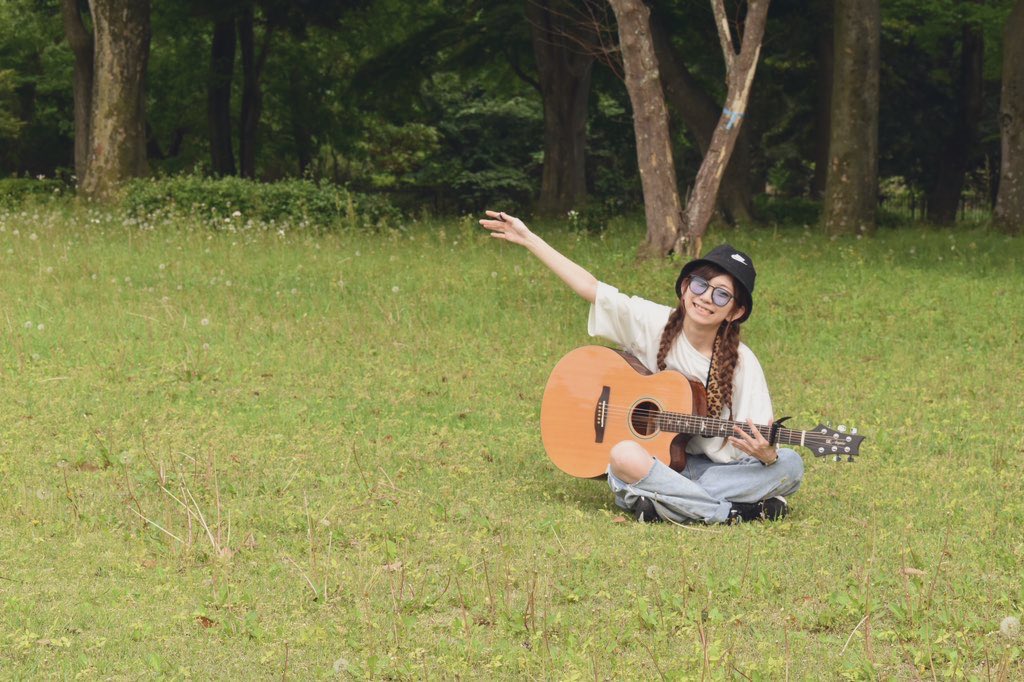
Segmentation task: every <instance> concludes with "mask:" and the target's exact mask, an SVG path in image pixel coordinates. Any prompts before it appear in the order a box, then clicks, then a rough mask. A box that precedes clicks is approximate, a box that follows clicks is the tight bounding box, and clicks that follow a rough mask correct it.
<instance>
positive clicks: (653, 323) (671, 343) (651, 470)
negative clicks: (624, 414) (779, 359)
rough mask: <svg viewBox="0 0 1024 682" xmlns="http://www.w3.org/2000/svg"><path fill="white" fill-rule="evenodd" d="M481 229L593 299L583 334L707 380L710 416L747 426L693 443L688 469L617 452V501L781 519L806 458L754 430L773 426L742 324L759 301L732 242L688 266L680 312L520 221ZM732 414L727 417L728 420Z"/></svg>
mask: <svg viewBox="0 0 1024 682" xmlns="http://www.w3.org/2000/svg"><path fill="white" fill-rule="evenodd" d="M486 213H487V216H488V218H487V219H483V220H481V221H480V224H481V225H482V226H483V227H485V228H487V229H488V230H490V231H491V236H492V237H495V238H497V239H503V240H505V241H507V242H511V243H513V244H519V245H521V246H524V247H526V249H527V250H528V251H529V252H530V253H532V254H533V255H535V256H536V257H537V258H539V259H540V261H541V262H542V263H544V265H546V266H548V267H549V268H551V270H552V271H553V272H554V273H555V274H556V275H558V276H559V277H560V278H562V280H563V281H564V282H565V283H566V284H568V285H569V287H570V288H571V289H572V290H573V291H575V292H576V293H577V294H579V295H580V296H582V297H583V298H584V299H586V300H587V301H589V302H590V318H589V321H588V324H587V330H588V331H589V333H590V335H591V336H600V337H604V338H606V339H609V340H611V341H613V342H615V343H618V344H619V345H621V346H622V347H623V348H624V349H625V350H627V351H628V352H630V353H632V354H633V355H635V356H636V357H637V358H638V359H639V360H640V362H641V363H643V365H644V366H645V367H646V368H647V369H649V370H651V371H652V372H653V371H658V370H664V369H674V370H676V371H678V372H680V373H682V374H683V375H684V376H686V377H687V378H688V379H692V380H695V381H699V382H701V383H705V384H706V386H707V393H708V412H709V416H712V417H721V418H723V419H726V418H728V419H732V420H733V421H746V422H747V423H748V424H749V425H750V431H751V433H747V432H745V431H744V430H742V429H740V428H739V427H736V429H735V434H734V435H733V436H730V437H729V438H728V439H725V438H704V437H694V438H691V439H690V441H689V444H688V445H687V447H686V451H687V458H686V466H685V468H684V469H683V470H682V471H681V472H676V471H674V470H672V469H670V468H669V467H668V466H666V465H665V464H663V463H662V462H660V461H659V460H658V459H656V458H654V457H652V456H651V455H650V453H648V452H647V450H645V449H644V447H643V446H642V445H640V444H639V443H637V442H635V441H631V440H626V441H622V442H620V443H617V444H616V445H614V446H613V447H612V449H611V455H610V463H609V466H608V485H609V486H610V487H611V489H612V492H613V493H614V494H615V503H616V504H617V505H618V506H620V507H622V508H623V509H626V510H629V511H631V512H633V513H634V515H635V516H636V518H637V520H639V521H647V522H651V521H661V520H662V519H669V520H671V521H674V522H677V523H684V522H689V521H695V520H699V521H704V522H705V523H722V522H736V521H751V520H756V519H770V520H774V519H778V518H781V517H782V516H785V514H786V512H787V503H786V499H785V498H784V497H783V496H784V495H790V494H792V493H794V492H796V490H797V488H799V487H800V481H801V479H802V478H803V471H804V467H803V460H802V459H801V458H800V455H798V454H797V453H796V452H795V451H793V450H790V449H785V448H776V447H775V446H774V445H772V444H770V443H769V442H768V441H767V440H766V439H765V438H764V436H763V435H762V434H761V433H760V431H758V430H757V429H756V428H754V424H755V423H760V424H768V423H770V422H771V421H772V402H771V397H770V396H769V395H768V385H767V383H766V382H765V378H764V372H763V371H762V370H761V365H760V363H758V361H757V358H756V357H755V356H754V354H753V353H752V352H751V351H750V349H749V348H747V346H745V345H744V344H742V343H740V325H741V324H742V323H743V321H744V320H746V319H747V318H748V317H750V312H751V309H752V308H753V305H754V302H753V299H752V297H751V294H752V293H753V291H754V277H755V272H754V264H753V262H751V260H750V257H749V256H747V255H746V254H745V253H741V252H739V251H736V250H735V249H733V248H732V247H731V246H729V245H728V244H723V245H721V246H718V247H716V248H715V249H712V250H711V251H710V252H709V253H708V254H707V255H706V256H705V257H704V258H698V259H696V260H692V261H690V262H689V263H687V264H686V265H684V266H683V269H682V271H681V272H680V273H679V278H678V280H677V281H676V294H677V295H678V296H679V305H678V307H676V308H675V309H672V308H670V307H668V306H664V305H660V304H657V303H653V302H651V301H647V300H644V299H642V298H638V297H635V296H634V297H629V296H626V295H625V294H621V293H619V291H618V290H617V289H616V288H615V287H612V286H609V285H607V284H604V283H603V282H598V281H597V279H596V278H595V277H594V276H593V275H592V274H590V273H589V272H587V271H586V270H585V269H583V268H582V267H580V266H579V265H577V264H576V263H574V262H572V261H571V260H569V259H568V258H566V257H565V256H563V255H562V254H561V253H559V252H558V251H556V250H555V249H554V248H552V247H551V246H550V245H549V244H547V242H545V241H544V240H543V239H541V238H540V237H538V236H537V235H536V234H534V233H533V232H531V231H530V229H529V228H528V227H527V226H526V225H525V224H524V223H523V221H521V220H519V219H518V218H515V217H513V216H510V215H507V214H505V213H498V212H494V211H487V212H486ZM730 415H731V416H730Z"/></svg>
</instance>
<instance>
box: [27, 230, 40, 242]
mask: <svg viewBox="0 0 1024 682" xmlns="http://www.w3.org/2000/svg"><path fill="white" fill-rule="evenodd" d="M28 238H29V239H31V240H32V241H35V240H37V239H39V237H37V236H36V233H35V232H33V233H32V234H30V235H29V236H28Z"/></svg>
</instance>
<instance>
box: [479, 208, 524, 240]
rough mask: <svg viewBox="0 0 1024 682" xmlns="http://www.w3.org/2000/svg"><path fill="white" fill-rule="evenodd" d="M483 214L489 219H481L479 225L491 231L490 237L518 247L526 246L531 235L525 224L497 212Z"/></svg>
mask: <svg viewBox="0 0 1024 682" xmlns="http://www.w3.org/2000/svg"><path fill="white" fill-rule="evenodd" d="M484 213H486V214H487V215H488V216H490V218H491V219H490V220H488V219H481V220H480V224H481V225H483V226H484V227H485V228H487V229H488V230H490V231H491V236H492V237H495V238H496V239H504V240H505V241H507V242H512V243H513V244H519V245H520V246H525V245H526V240H527V238H529V236H530V234H531V232H530V228H528V227H527V226H526V223H524V222H523V221H522V220H520V219H519V218H516V217H514V216H510V215H509V214H507V213H501V212H499V211H484Z"/></svg>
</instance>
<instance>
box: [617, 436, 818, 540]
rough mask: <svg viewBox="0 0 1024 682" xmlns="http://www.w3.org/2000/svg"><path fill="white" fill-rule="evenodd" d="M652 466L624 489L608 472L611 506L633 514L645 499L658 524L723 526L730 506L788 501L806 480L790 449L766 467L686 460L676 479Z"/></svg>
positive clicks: (670, 472)
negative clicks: (657, 516) (783, 498)
mask: <svg viewBox="0 0 1024 682" xmlns="http://www.w3.org/2000/svg"><path fill="white" fill-rule="evenodd" d="M651 460H652V461H653V464H652V465H651V470H650V471H649V472H647V475H646V476H644V477H643V478H641V479H640V480H639V481H637V482H636V483H625V482H623V481H621V480H619V479H618V478H616V477H615V475H614V474H612V472H611V471H609V472H608V486H609V487H610V488H611V489H612V492H613V493H615V504H617V505H618V506H620V507H622V508H623V509H626V510H630V511H632V509H633V508H634V506H635V505H636V502H637V500H638V499H639V498H641V497H646V498H647V499H649V500H651V501H652V502H653V503H654V508H655V509H656V510H657V511H658V514H660V515H661V517H662V518H666V519H670V520H672V521H675V522H676V523H687V522H692V521H703V522H704V523H721V522H723V521H726V520H728V518H729V510H730V509H731V508H732V503H733V502H757V501H759V500H766V499H768V498H769V497H775V496H777V495H781V496H785V495H792V494H793V493H795V492H796V491H797V489H798V488H799V487H800V481H802V480H803V477H804V461H803V459H802V458H801V457H800V455H799V454H797V452H796V451H795V450H790V449H788V448H779V461H778V462H776V463H775V464H773V465H771V466H768V467H766V466H764V465H763V464H761V463H760V462H759V461H757V460H756V459H754V458H753V457H744V458H742V459H739V460H736V461H735V462H731V463H729V464H719V463H717V462H712V461H711V460H710V459H708V458H707V457H705V456H704V455H690V454H687V455H686V468H685V469H684V470H683V472H682V473H679V472H677V471H673V470H672V469H670V468H668V467H667V466H665V465H664V464H662V463H661V462H660V461H658V460H657V459H654V458H653V457H652V458H651Z"/></svg>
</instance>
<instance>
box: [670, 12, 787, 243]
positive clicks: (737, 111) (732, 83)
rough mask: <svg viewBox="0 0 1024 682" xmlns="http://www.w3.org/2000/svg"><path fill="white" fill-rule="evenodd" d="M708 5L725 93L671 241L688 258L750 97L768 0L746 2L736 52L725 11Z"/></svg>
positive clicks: (708, 213)
mask: <svg viewBox="0 0 1024 682" xmlns="http://www.w3.org/2000/svg"><path fill="white" fill-rule="evenodd" d="M711 5H712V8H713V10H714V14H715V23H716V25H717V27H718V39H719V42H720V43H721V46H722V56H723V57H724V58H725V80H726V85H727V87H728V92H727V94H726V98H725V107H724V108H723V109H722V114H721V116H720V123H718V124H717V125H716V127H715V132H714V135H713V136H712V137H711V144H710V146H709V147H708V151H707V154H705V155H704V161H703V162H702V163H701V164H700V170H699V171H698V172H697V180H696V181H695V182H694V185H693V194H692V195H691V196H690V202H689V203H688V204H687V206H686V217H685V227H686V230H685V232H680V233H679V239H678V242H677V244H676V250H677V251H683V250H684V249H685V250H686V251H687V252H688V253H689V254H690V255H693V256H695V255H697V254H699V253H700V250H701V241H702V240H703V238H704V232H705V231H707V229H708V223H709V222H710V221H711V214H712V213H713V211H714V207H715V199H716V197H717V196H718V189H719V186H720V185H721V182H722V176H723V174H724V173H725V167H726V165H727V164H728V163H729V157H730V156H731V155H732V150H733V148H734V147H735V146H736V138H737V137H738V136H739V133H740V127H741V126H742V125H743V115H744V112H745V111H746V109H747V101H748V100H749V99H750V88H751V86H752V85H753V84H754V73H755V72H756V71H757V60H758V58H759V57H760V54H761V42H762V40H763V39H764V27H765V23H766V22H767V19H768V0H750V2H749V3H748V4H747V16H746V19H745V21H744V23H743V37H742V40H741V41H740V49H739V52H738V53H737V52H736V49H735V47H734V46H733V38H732V30H731V28H730V27H729V21H728V18H727V17H726V14H725V4H724V2H723V0H712V2H711Z"/></svg>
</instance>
